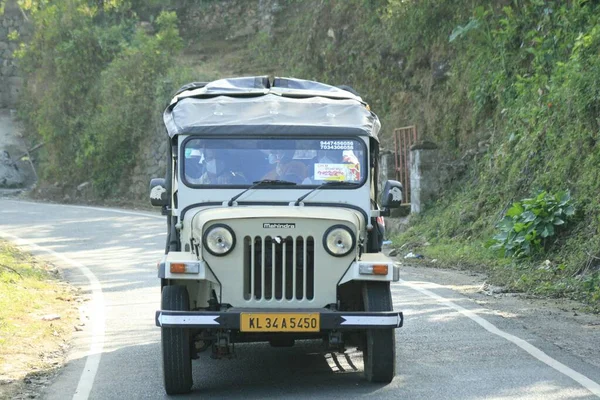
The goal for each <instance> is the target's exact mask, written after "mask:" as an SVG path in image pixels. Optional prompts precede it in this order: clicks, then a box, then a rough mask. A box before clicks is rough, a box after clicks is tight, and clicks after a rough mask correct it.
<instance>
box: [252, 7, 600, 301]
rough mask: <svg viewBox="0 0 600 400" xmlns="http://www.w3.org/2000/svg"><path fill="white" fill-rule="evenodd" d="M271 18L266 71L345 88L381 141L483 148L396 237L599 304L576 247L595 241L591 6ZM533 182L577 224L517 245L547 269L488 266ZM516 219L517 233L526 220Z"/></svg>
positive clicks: (599, 94) (516, 283)
mask: <svg viewBox="0 0 600 400" xmlns="http://www.w3.org/2000/svg"><path fill="white" fill-rule="evenodd" d="M279 20H280V21H285V24H282V25H281V26H279V27H277V29H278V31H277V32H279V33H278V35H275V36H274V37H273V36H270V35H266V34H264V33H263V34H261V35H258V36H257V39H256V42H255V46H256V49H257V51H256V52H255V53H256V54H257V56H258V57H260V58H262V59H268V60H270V61H271V62H272V72H274V73H276V74H280V75H296V76H301V77H306V78H309V79H310V78H314V79H319V80H324V81H326V82H329V83H333V84H350V85H351V86H354V87H355V88H356V89H357V90H358V92H359V93H361V95H362V96H363V98H365V99H366V100H367V101H368V102H370V103H371V105H372V108H373V110H374V111H375V112H376V113H377V114H378V115H379V116H380V117H381V119H382V123H383V127H384V130H383V144H384V146H386V145H388V147H389V144H390V143H391V138H390V132H391V131H392V129H393V128H394V127H399V126H403V125H409V124H416V125H417V126H418V127H419V135H420V137H422V138H426V139H430V140H433V141H435V142H437V143H438V145H439V146H440V148H441V149H442V151H443V152H444V153H445V154H446V155H447V156H450V157H454V158H455V159H457V160H460V161H463V162H464V161H468V160H470V159H468V158H466V157H465V156H466V154H468V151H469V150H471V149H473V148H474V147H475V148H477V147H478V145H479V144H480V143H482V142H483V143H487V146H488V147H487V151H486V152H485V153H480V152H477V156H476V157H475V158H473V159H472V160H470V163H469V164H468V167H467V168H466V170H464V172H463V173H462V174H461V175H460V174H457V175H455V176H454V177H453V179H450V180H449V183H450V185H449V187H448V188H447V189H446V190H445V191H444V192H442V193H440V198H439V199H438V200H437V201H436V202H434V203H435V204H430V205H429V207H430V210H429V211H428V212H426V213H425V215H423V216H422V217H420V218H418V222H415V223H414V224H412V225H411V227H410V229H409V231H408V232H406V233H405V234H404V235H402V236H400V237H399V238H396V239H394V242H395V243H398V245H400V244H401V242H402V241H405V240H407V241H409V242H411V243H413V242H415V243H420V245H421V246H423V243H429V246H426V247H421V248H420V251H422V252H423V253H428V254H434V255H435V257H436V258H442V257H441V255H442V254H444V252H446V253H445V254H446V256H445V257H443V258H445V259H450V258H452V259H453V260H455V261H458V260H462V261H463V262H465V263H469V264H471V265H482V263H483V261H485V262H486V263H489V264H490V265H492V266H494V268H493V269H494V271H495V274H496V275H495V276H497V277H498V280H499V281H498V283H502V284H507V285H509V286H513V287H515V288H518V289H519V290H532V291H535V290H538V289H539V288H545V289H544V290H546V292H547V293H555V294H560V295H569V296H575V293H580V294H582V296H583V297H582V298H583V299H586V300H588V301H593V299H596V301H597V297H598V295H597V293H600V286H599V285H598V283H597V280H594V279H593V278H590V277H591V276H595V275H593V274H594V273H595V272H594V271H595V268H596V265H597V264H595V263H591V264H590V260H593V258H591V257H594V256H598V255H597V254H592V256H590V255H589V254H587V252H589V251H590V250H589V249H593V248H597V246H598V242H600V218H599V217H598V215H600V205H599V204H600V181H599V180H598V179H597V178H596V175H597V172H596V171H597V165H600V146H599V145H598V144H597V142H598V140H599V139H600V138H599V137H598V132H599V131H600V119H599V118H598V115H600V51H599V50H600V28H598V27H599V26H600V4H598V2H591V1H585V0H574V1H569V2H564V1H559V0H529V1H516V0H513V1H510V0H509V1H503V2H484V1H477V0H476V1H460V0H453V1H447V2H440V1H434V0H422V1H416V0H408V1H407V0H385V1H383V0H382V1H368V0H364V1H363V0H349V1H344V2H341V1H335V2H318V3H316V5H315V3H311V5H307V4H306V2H300V1H293V0H288V1H287V2H285V7H284V8H283V11H282V16H281V18H280V19H279ZM284 25H285V26H284ZM533 188H539V189H542V190H544V191H545V192H546V195H545V196H547V197H548V198H550V197H552V196H551V195H550V194H549V193H557V192H559V191H562V190H565V189H567V190H568V191H569V193H572V195H573V196H574V197H576V198H577V200H578V211H579V212H580V213H581V218H578V219H577V220H573V221H572V224H571V225H570V229H569V231H568V232H564V233H563V234H561V235H560V237H558V239H559V240H560V241H559V242H556V239H555V238H556V237H557V236H552V235H551V233H552V230H554V229H555V227H556V225H554V224H551V225H548V223H547V222H546V223H545V225H543V226H538V227H536V228H532V229H533V230H535V232H536V235H537V237H536V238H533V237H531V238H530V239H531V241H526V240H525V239H523V242H521V243H526V244H529V250H526V249H521V248H520V247H517V248H514V252H515V253H518V254H519V255H523V256H524V255H526V254H527V252H528V251H529V252H531V253H532V254H535V253H536V252H537V251H541V249H544V254H545V257H548V258H549V259H551V260H552V261H551V266H552V268H547V266H545V267H544V268H541V269H540V268H539V265H536V263H535V262H534V261H533V259H532V261H524V260H523V259H522V258H518V259H513V258H507V259H500V260H494V257H493V252H492V251H491V249H485V248H483V243H485V242H486V240H488V238H489V237H491V236H493V235H494V230H495V229H496V228H495V225H496V221H497V220H498V218H499V217H502V216H503V215H504V212H503V211H502V209H503V208H504V205H505V204H510V203H513V202H514V201H515V199H519V198H523V197H525V196H526V195H527V193H530V192H531V190H532V189H533ZM521 205H522V206H523V207H524V205H523V204H522V202H521ZM527 215H529V214H527ZM565 218H566V216H565ZM565 218H561V219H562V220H565V221H566V219H565ZM553 221H554V220H553ZM557 222H558V221H557ZM526 224H530V225H529V226H528V227H527V228H526V230H525V231H521V232H527V230H528V229H530V228H531V227H532V226H533V225H534V224H535V222H534V221H529V222H527V223H526ZM517 227H520V225H517ZM513 228H514V224H513ZM521 232H518V233H516V232H515V239H516V238H517V237H518V240H519V241H520V240H521V239H522V237H521V236H519V234H520V233H521ZM532 232H533V231H532ZM532 232H530V234H532ZM542 234H543V235H547V237H546V238H543V237H542ZM525 236H526V233H525ZM551 238H552V240H550V239H551ZM507 239H508V236H507ZM537 240H539V245H537V244H536V243H538V242H537ZM550 244H557V245H556V246H549V245H550ZM511 245H512V244H511ZM436 249H437V250H436ZM458 250H460V251H458ZM511 251H513V250H511ZM436 252H437V253H436ZM508 253H510V251H509V252H508ZM478 254H486V256H485V260H481V259H480V257H479V256H478ZM534 259H535V258H534ZM511 260H512V261H511ZM588 265H591V266H590V267H589V268H588V267H586V266H588ZM558 266H562V267H561V268H559V267H558ZM599 268H600V267H599ZM579 276H581V278H579ZM584 282H587V283H585V284H584ZM584 287H585V289H584ZM536 288H537V289H536ZM539 290H541V289H539ZM594 293H596V294H594ZM594 296H596V297H594Z"/></svg>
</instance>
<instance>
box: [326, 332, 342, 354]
mask: <svg viewBox="0 0 600 400" xmlns="http://www.w3.org/2000/svg"><path fill="white" fill-rule="evenodd" d="M345 348H346V347H345V346H344V337H343V336H342V332H339V331H331V332H329V337H328V338H327V350H329V351H337V352H339V353H343V352H344V349H345Z"/></svg>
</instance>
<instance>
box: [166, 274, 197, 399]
mask: <svg viewBox="0 0 600 400" xmlns="http://www.w3.org/2000/svg"><path fill="white" fill-rule="evenodd" d="M161 308H162V309H163V310H172V311H189V310H190V300H189V296H188V292H187V289H186V287H185V286H178V285H174V286H165V287H164V288H163V290H162V307H161ZM161 344H162V360H163V376H164V384H165V391H166V392H167V394H182V393H188V392H189V391H190V390H191V389H192V384H193V382H192V358H191V353H190V332H189V330H188V329H182V328H161Z"/></svg>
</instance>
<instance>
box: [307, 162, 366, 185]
mask: <svg viewBox="0 0 600 400" xmlns="http://www.w3.org/2000/svg"><path fill="white" fill-rule="evenodd" d="M356 172H357V170H356V168H355V166H354V165H350V164H319V163H317V164H315V180H317V181H359V180H360V173H359V174H358V175H357V174H356Z"/></svg>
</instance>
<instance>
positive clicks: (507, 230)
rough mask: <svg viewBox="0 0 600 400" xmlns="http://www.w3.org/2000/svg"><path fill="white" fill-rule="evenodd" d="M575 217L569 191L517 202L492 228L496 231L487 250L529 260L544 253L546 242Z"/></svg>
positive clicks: (545, 194)
mask: <svg viewBox="0 0 600 400" xmlns="http://www.w3.org/2000/svg"><path fill="white" fill-rule="evenodd" d="M574 214H575V207H574V205H573V202H572V200H571V194H570V192H569V191H562V192H559V193H557V194H555V195H553V194H550V193H548V192H546V191H542V192H540V193H539V194H538V195H537V196H535V197H533V198H527V199H524V200H522V201H518V202H516V203H514V204H513V205H512V207H511V208H509V209H508V211H507V212H506V215H505V216H504V218H503V219H502V220H501V221H500V222H499V223H498V224H497V225H496V228H497V229H498V230H499V231H500V232H499V233H498V234H496V235H495V236H494V237H493V238H492V240H491V241H489V242H488V247H490V248H492V249H493V250H498V251H499V252H500V253H501V254H502V255H503V256H505V257H516V258H520V257H530V256H532V255H535V254H538V253H541V252H543V251H544V249H545V246H546V244H547V238H549V237H552V236H554V235H555V233H556V231H557V230H558V229H560V227H563V226H564V225H565V223H566V222H567V220H568V219H569V218H571V217H572V216H573V215H574Z"/></svg>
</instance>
